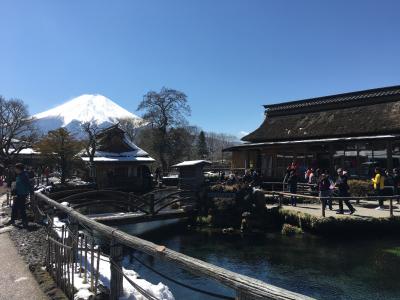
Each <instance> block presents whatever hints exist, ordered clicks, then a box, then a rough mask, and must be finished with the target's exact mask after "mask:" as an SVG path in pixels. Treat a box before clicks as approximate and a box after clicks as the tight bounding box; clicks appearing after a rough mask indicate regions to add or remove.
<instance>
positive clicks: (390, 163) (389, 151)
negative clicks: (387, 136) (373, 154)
mask: <svg viewBox="0 0 400 300" xmlns="http://www.w3.org/2000/svg"><path fill="white" fill-rule="evenodd" d="M392 151H393V145H392V142H391V141H388V142H387V143H386V156H387V168H388V169H389V170H392V169H393V154H392Z"/></svg>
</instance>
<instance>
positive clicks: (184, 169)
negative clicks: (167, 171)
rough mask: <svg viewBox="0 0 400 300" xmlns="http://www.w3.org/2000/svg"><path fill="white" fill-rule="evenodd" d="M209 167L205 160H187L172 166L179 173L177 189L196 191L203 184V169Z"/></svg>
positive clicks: (209, 163)
mask: <svg viewBox="0 0 400 300" xmlns="http://www.w3.org/2000/svg"><path fill="white" fill-rule="evenodd" d="M209 165H211V162H210V161H207V160H187V161H183V162H181V163H179V164H176V165H173V166H172V167H173V168H177V169H178V171H179V175H178V178H179V187H180V188H181V189H188V190H196V189H198V188H200V187H201V186H202V185H203V184H204V167H205V166H209Z"/></svg>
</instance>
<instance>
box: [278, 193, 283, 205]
mask: <svg viewBox="0 0 400 300" xmlns="http://www.w3.org/2000/svg"><path fill="white" fill-rule="evenodd" d="M282 203H283V195H282V194H279V207H282Z"/></svg>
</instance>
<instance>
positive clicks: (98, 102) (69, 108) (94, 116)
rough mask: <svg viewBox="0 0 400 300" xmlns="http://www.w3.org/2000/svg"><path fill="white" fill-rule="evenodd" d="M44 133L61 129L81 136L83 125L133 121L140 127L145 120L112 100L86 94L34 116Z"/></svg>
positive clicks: (104, 125) (108, 124)
mask: <svg viewBox="0 0 400 300" xmlns="http://www.w3.org/2000/svg"><path fill="white" fill-rule="evenodd" d="M33 117H34V118H35V123H36V126H37V127H38V129H39V130H40V131H41V132H42V133H44V134H45V133H47V132H48V131H49V130H54V129H57V128H60V127H64V128H67V129H68V130H69V131H71V132H73V133H75V134H78V135H81V134H82V129H81V125H82V124H83V123H85V122H95V123H96V124H97V125H98V126H99V127H101V128H105V127H107V126H110V125H113V124H116V123H117V122H118V120H119V119H127V118H128V119H133V120H134V121H135V122H136V123H137V124H138V127H140V124H143V119H142V118H140V117H138V116H136V115H134V114H132V113H131V112H129V111H127V110H126V109H124V108H122V107H121V106H119V105H118V104H116V103H115V102H113V101H112V100H110V99H108V98H107V97H104V96H103V95H98V94H94V95H91V94H84V95H81V96H79V97H76V98H73V99H71V100H69V101H67V102H65V103H64V104H61V105H59V106H57V107H55V108H52V109H49V110H47V111H44V112H42V113H38V114H36V115H34V116H33Z"/></svg>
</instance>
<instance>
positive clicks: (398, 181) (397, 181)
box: [392, 169, 400, 204]
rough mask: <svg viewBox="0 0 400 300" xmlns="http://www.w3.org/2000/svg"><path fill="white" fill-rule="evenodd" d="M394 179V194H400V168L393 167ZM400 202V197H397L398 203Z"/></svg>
mask: <svg viewBox="0 0 400 300" xmlns="http://www.w3.org/2000/svg"><path fill="white" fill-rule="evenodd" d="M392 181H393V196H398V195H399V185H400V172H399V169H393V175H392ZM399 203H400V198H397V204H399Z"/></svg>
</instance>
